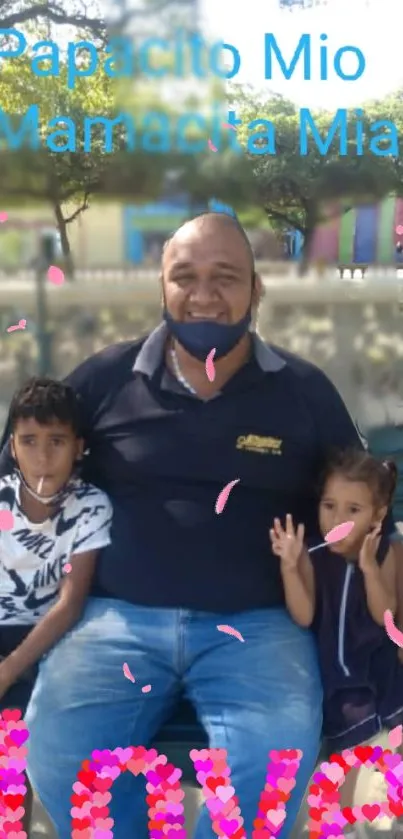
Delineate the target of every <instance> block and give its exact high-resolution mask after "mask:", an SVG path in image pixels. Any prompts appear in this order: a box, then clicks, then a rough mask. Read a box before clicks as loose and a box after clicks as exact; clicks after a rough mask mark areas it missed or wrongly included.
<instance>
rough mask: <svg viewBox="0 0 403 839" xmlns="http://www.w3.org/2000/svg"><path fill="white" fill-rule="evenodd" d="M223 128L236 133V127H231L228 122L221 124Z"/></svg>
mask: <svg viewBox="0 0 403 839" xmlns="http://www.w3.org/2000/svg"><path fill="white" fill-rule="evenodd" d="M223 126H224V128H231V129H232V131H236V125H231V123H229V122H223Z"/></svg>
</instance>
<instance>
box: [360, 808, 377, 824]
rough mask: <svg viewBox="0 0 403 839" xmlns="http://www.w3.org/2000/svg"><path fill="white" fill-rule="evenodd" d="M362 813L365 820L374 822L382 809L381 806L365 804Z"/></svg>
mask: <svg viewBox="0 0 403 839" xmlns="http://www.w3.org/2000/svg"><path fill="white" fill-rule="evenodd" d="M362 812H363V814H364V816H365V818H366V819H368V821H370V822H373V820H374V819H376V817H377V816H379V813H380V812H381V808H380V806H379V804H364V806H363V807H362Z"/></svg>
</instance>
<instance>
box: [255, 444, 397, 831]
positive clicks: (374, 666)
mask: <svg viewBox="0 0 403 839" xmlns="http://www.w3.org/2000/svg"><path fill="white" fill-rule="evenodd" d="M396 481H397V470H396V467H395V465H394V464H393V463H392V462H390V461H388V462H384V463H381V462H380V461H378V460H376V459H375V458H374V457H372V456H371V455H370V454H369V453H368V452H365V451H360V450H353V451H347V452H340V453H338V454H337V455H336V456H335V458H334V459H333V460H332V461H331V462H330V463H329V464H328V467H327V469H326V472H325V476H324V480H323V484H322V490H321V497H320V504H319V526H320V531H321V533H322V535H323V537H325V536H326V534H327V533H328V532H329V531H330V530H332V528H334V527H336V525H339V524H341V523H342V522H347V521H353V522H354V527H353V529H352V531H351V532H350V534H349V535H348V536H347V537H346V538H345V539H343V540H342V541H340V542H337V543H335V544H333V545H332V544H329V545H328V546H326V547H321V548H320V549H319V550H316V551H314V552H312V553H311V554H309V553H308V550H307V548H306V547H305V546H304V526H303V525H302V524H299V525H298V527H297V528H296V529H295V528H294V525H293V521H292V518H291V516H290V515H288V516H287V519H286V526H285V530H284V529H283V527H282V525H281V523H280V521H279V519H275V521H274V526H273V528H272V530H270V538H271V542H272V548H273V553H274V554H276V556H278V557H279V558H280V563H281V565H280V567H281V574H282V579H283V584H284V590H285V599H286V605H287V608H288V610H289V612H290V614H291V616H292V617H293V619H294V620H295V622H296V623H298V624H299V625H300V626H305V627H308V626H312V628H313V630H314V631H315V634H316V636H317V640H318V646H319V659H320V665H321V670H322V679H323V689H324V709H323V733H324V736H325V738H326V740H327V747H328V750H329V754H333V753H336V752H338V753H340V752H341V751H342V750H343V749H347V748H354V746H357V745H359V744H362V743H364V742H366V741H367V740H369V739H370V738H372V737H374V736H376V735H377V734H378V733H379V732H380V731H381V730H382V729H393V728H395V727H396V726H397V725H399V724H400V723H403V667H402V665H401V664H400V661H399V655H398V653H399V651H398V648H397V647H396V646H395V644H393V642H392V641H390V640H389V638H388V636H387V634H386V632H385V629H384V613H385V611H386V610H387V609H390V610H391V612H392V613H393V614H396V608H397V598H396V560H395V554H394V551H393V546H392V545H389V546H388V547H387V548H386V552H385V550H384V549H382V545H381V529H382V522H383V520H384V518H385V516H386V513H387V511H388V508H389V507H390V505H391V502H392V499H393V494H394V491H395V487H396ZM382 542H383V540H382ZM385 553H386V555H385ZM357 775H358V770H356V769H352V770H351V771H350V772H349V773H348V775H347V776H346V779H345V781H344V783H343V785H342V787H341V789H340V794H341V806H342V807H352V806H353V797H354V790H355V786H356V782H357ZM346 829H347V830H348V831H349V832H348V833H346V835H347V836H349V837H350V839H352V837H355V836H357V833H356V831H355V829H354V828H349V827H346ZM395 836H396V837H403V821H402V822H400V821H399V822H398V823H397V825H396V833H395Z"/></svg>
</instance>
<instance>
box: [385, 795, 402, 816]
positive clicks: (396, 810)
mask: <svg viewBox="0 0 403 839" xmlns="http://www.w3.org/2000/svg"><path fill="white" fill-rule="evenodd" d="M388 803H389V807H390V810H391V812H392V813H393V815H394V816H396V817H397V818H399V817H400V816H403V801H391V800H390V799H389V802H388Z"/></svg>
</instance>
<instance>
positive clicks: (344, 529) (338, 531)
mask: <svg viewBox="0 0 403 839" xmlns="http://www.w3.org/2000/svg"><path fill="white" fill-rule="evenodd" d="M353 527H354V522H353V521H343V523H342V524H337V525H336V527H332V529H331V530H329V533H327V534H326V536H325V542H327V544H328V545H333V544H334V543H335V542H341V541H342V539H345V538H346V536H349V534H350V533H351V531H352V529H353Z"/></svg>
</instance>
